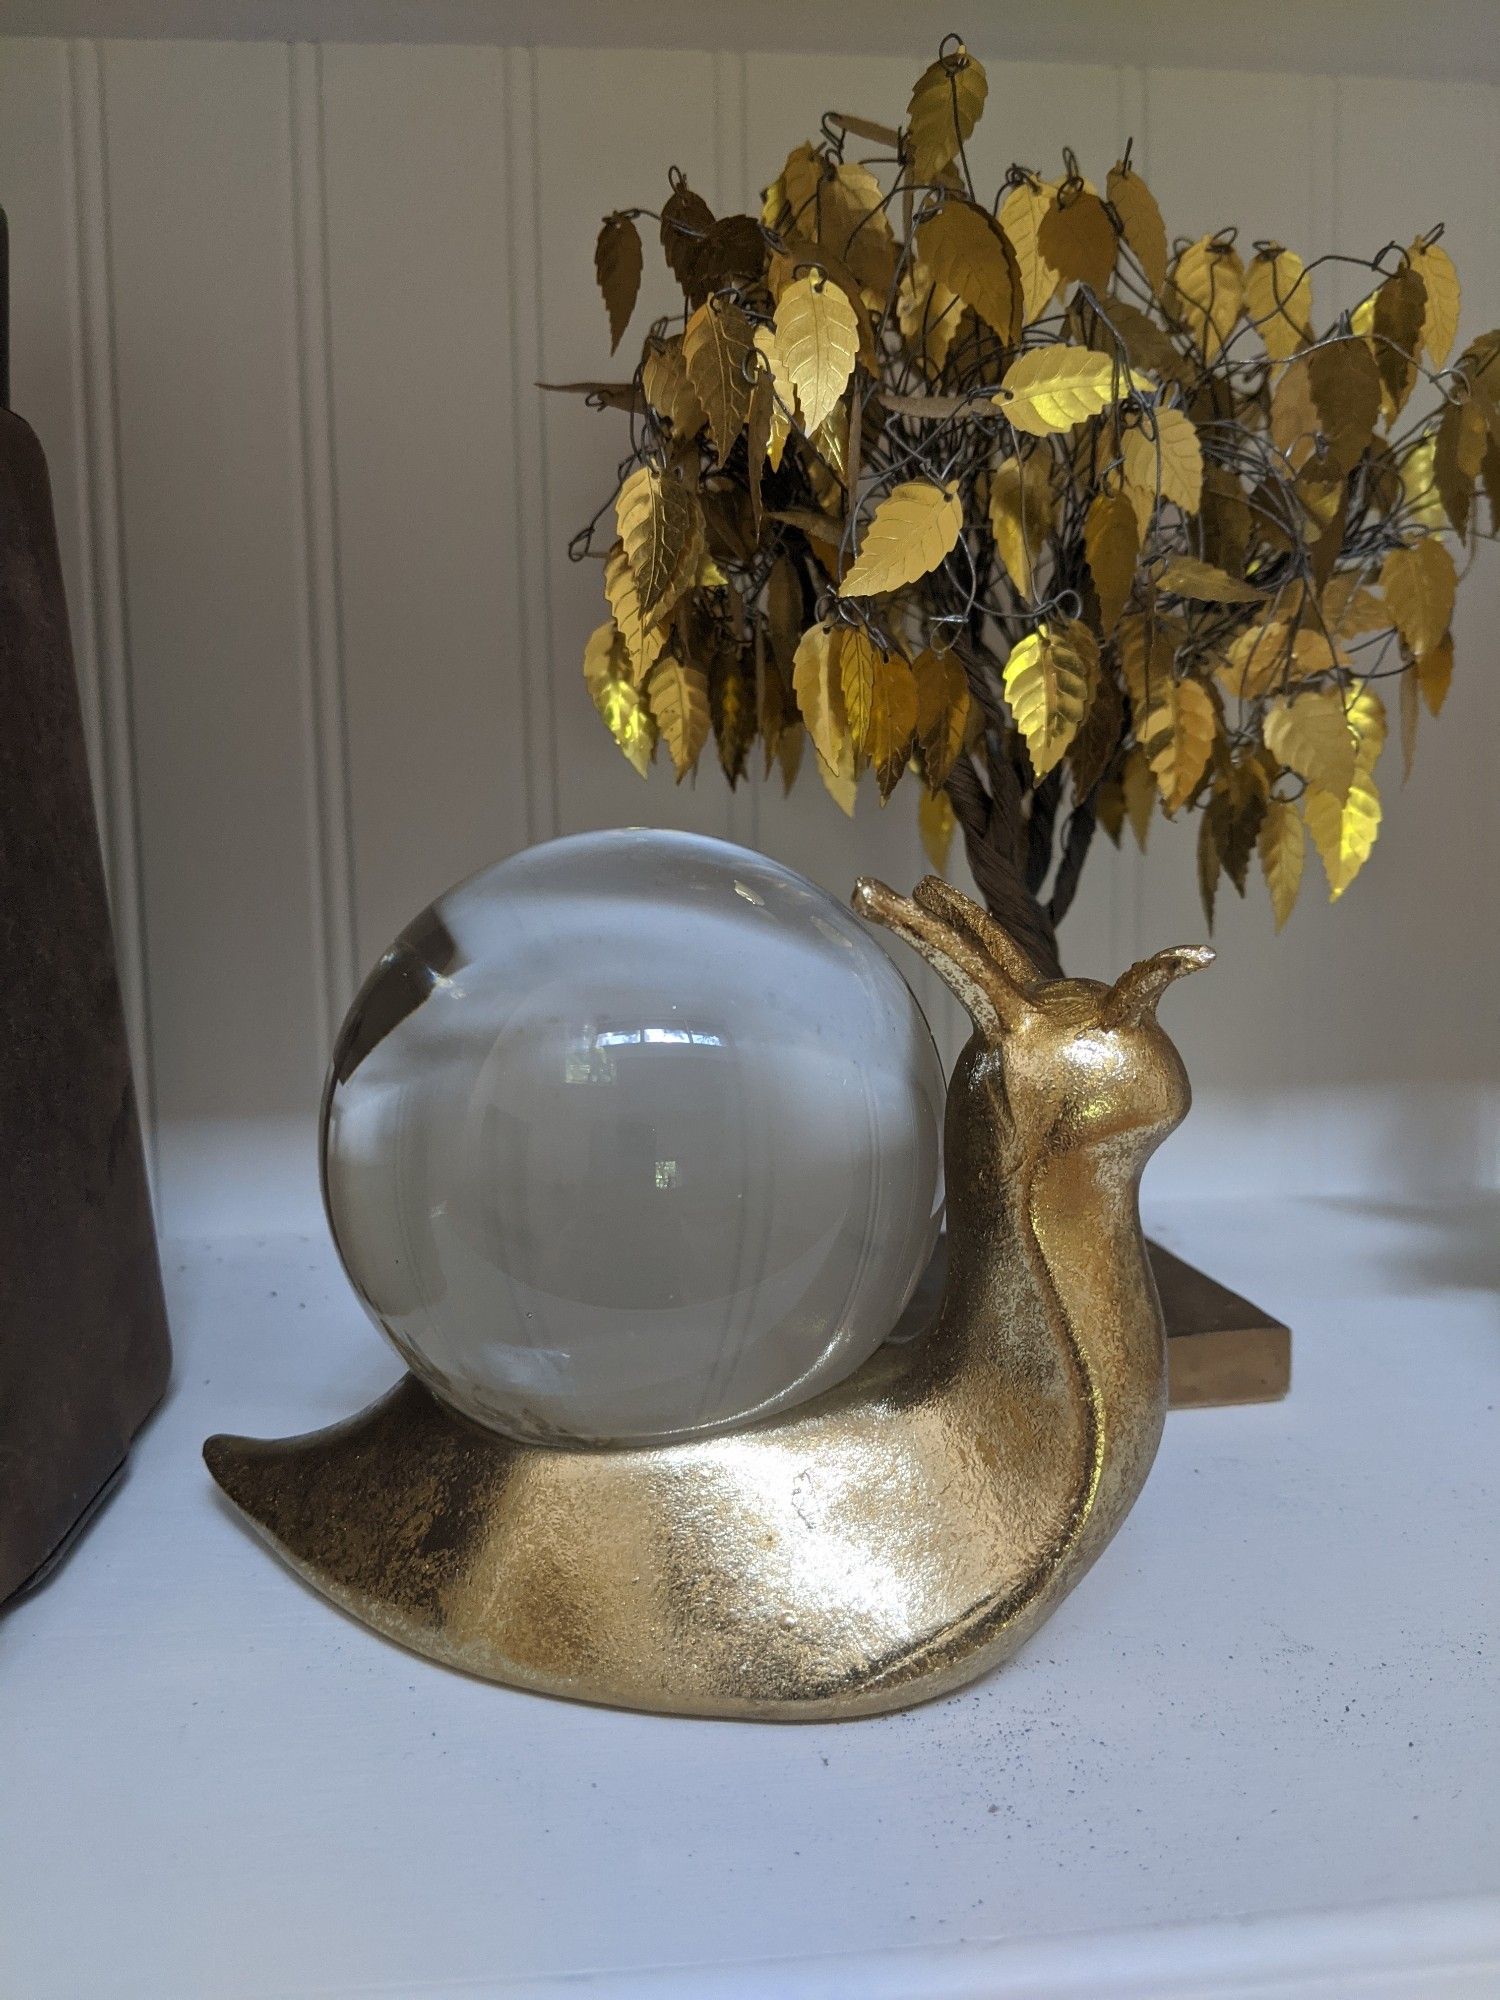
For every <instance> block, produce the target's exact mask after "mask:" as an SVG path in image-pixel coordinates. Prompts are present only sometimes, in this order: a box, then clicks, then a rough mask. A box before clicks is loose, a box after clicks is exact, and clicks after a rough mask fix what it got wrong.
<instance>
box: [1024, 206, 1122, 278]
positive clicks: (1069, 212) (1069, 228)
mask: <svg viewBox="0 0 1500 2000" xmlns="http://www.w3.org/2000/svg"><path fill="white" fill-rule="evenodd" d="M1119 247H1120V239H1119V238H1118V237H1117V236H1116V234H1115V226H1114V224H1113V223H1112V222H1111V221H1110V219H1109V211H1108V210H1107V209H1106V208H1105V206H1104V203H1103V202H1102V201H1100V199H1099V197H1098V195H1096V194H1091V193H1090V192H1089V191H1088V190H1087V189H1082V190H1080V191H1078V192H1077V193H1072V194H1070V193H1069V192H1068V190H1067V188H1064V189H1063V190H1062V191H1061V192H1060V193H1059V194H1058V196H1057V199H1056V200H1055V201H1054V202H1053V203H1052V205H1051V207H1050V208H1049V209H1048V211H1047V213H1046V214H1045V215H1044V216H1043V217H1042V221H1041V225H1040V228H1039V230H1038V233H1037V249H1038V250H1039V251H1040V252H1041V255H1042V256H1043V257H1044V258H1045V259H1046V261H1047V262H1048V263H1049V264H1050V265H1051V266H1052V268H1053V269H1054V270H1055V271H1056V272H1057V273H1058V274H1059V276H1060V277H1061V278H1062V279H1063V281H1064V282H1065V283H1068V284H1072V283H1075V282H1076V283H1078V284H1083V285H1087V286H1088V287H1089V288H1090V290H1091V291H1094V292H1096V293H1101V294H1102V293H1103V292H1104V291H1105V290H1106V289H1107V288H1108V285H1109V281H1110V279H1111V277H1112V276H1113V275H1114V268H1115V256H1116V253H1117V252H1118V250H1119Z"/></svg>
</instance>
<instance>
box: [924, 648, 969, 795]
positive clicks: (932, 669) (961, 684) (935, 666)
mask: <svg viewBox="0 0 1500 2000" xmlns="http://www.w3.org/2000/svg"><path fill="white" fill-rule="evenodd" d="M912 675H913V678H914V680H915V681H916V687H917V721H916V730H917V740H918V742H919V743H920V745H921V748H922V765H923V769H924V771H925V773H926V777H927V782H928V784H929V785H932V786H934V787H937V786H941V785H944V784H946V783H947V779H948V773H949V772H950V771H951V770H952V769H953V766H954V764H955V763H956V762H957V760H958V753H959V751H960V750H962V749H963V747H964V737H965V734H966V732H967V730H968V726H969V712H970V698H969V682H968V677H967V676H966V675H965V673H964V670H963V667H962V665H961V664H960V662H959V660H958V657H957V655H956V654H954V653H935V652H933V651H931V650H930V649H929V650H926V651H924V652H921V653H919V654H918V655H917V657H916V659H915V660H914V661H913V662H912Z"/></svg>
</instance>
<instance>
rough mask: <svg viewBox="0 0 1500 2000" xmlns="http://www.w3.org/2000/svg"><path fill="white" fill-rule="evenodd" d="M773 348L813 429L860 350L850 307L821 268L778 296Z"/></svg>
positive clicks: (831, 403) (842, 385) (841, 390)
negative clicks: (820, 270) (774, 345)
mask: <svg viewBox="0 0 1500 2000" xmlns="http://www.w3.org/2000/svg"><path fill="white" fill-rule="evenodd" d="M776 351H777V353H778V355H779V356H780V361H781V374H782V376H783V377H784V378H785V380H787V381H788V382H790V383H791V385H792V387H793V388H794V389H795V390H796V393H797V401H798V404H799V405H800V408H801V412H802V422H803V425H804V427H805V428H806V429H807V430H809V431H815V430H816V429H817V428H818V426H819V424H821V423H822V421H823V419H824V418H825V417H826V416H827V415H828V412H829V411H830V410H831V409H832V408H833V406H834V405H835V403H837V402H838V400H839V398H840V396H842V395H843V393H844V391H845V389H846V388H847V387H848V386H849V378H850V376H851V375H852V374H853V373H854V360H855V356H856V354H857V353H858V351H859V322H858V321H857V320H856V318H855V316H854V308H853V306H851V305H850V303H849V301H848V299H847V298H846V297H845V296H844V293H843V292H842V290H841V289H840V288H839V286H837V285H836V284H834V283H833V282H832V280H831V279H829V278H828V277H826V276H825V275H824V274H823V273H822V272H818V271H814V272H812V273H811V274H810V275H809V276H807V277H805V278H798V279H796V280H795V281H794V282H793V283H792V284H790V285H788V286H787V288H786V290H785V291H784V292H783V293H782V295H781V297H780V298H779V299H778V300H777V302H776Z"/></svg>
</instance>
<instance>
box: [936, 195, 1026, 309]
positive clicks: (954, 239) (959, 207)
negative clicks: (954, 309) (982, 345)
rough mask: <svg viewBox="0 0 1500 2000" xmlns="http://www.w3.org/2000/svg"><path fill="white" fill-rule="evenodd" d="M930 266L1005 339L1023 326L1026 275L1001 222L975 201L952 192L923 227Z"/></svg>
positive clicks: (938, 278) (945, 283)
mask: <svg viewBox="0 0 1500 2000" xmlns="http://www.w3.org/2000/svg"><path fill="white" fill-rule="evenodd" d="M917 254H918V256H919V257H920V258H921V260H922V262H923V263H924V264H925V265H926V267H927V269H928V270H929V271H930V272H931V273H932V275H933V277H934V278H936V279H937V280H938V281H939V282H940V283H942V284H944V285H946V286H947V287H948V288H949V290H950V291H953V292H956V293H957V294H958V296H959V298H961V299H962V300H963V301H964V303H965V304H966V305H970V306H972V307H973V308H974V310H975V312H976V313H978V315H979V317H980V318H981V319H982V320H983V321H984V322H985V324H986V325H987V326H989V327H991V328H992V329H993V330H994V331H995V332H996V333H997V334H999V336H1000V338H1001V339H1002V340H1003V341H1007V342H1008V341H1013V340H1015V339H1017V338H1018V337H1019V334H1020V330H1021V276H1020V270H1019V267H1018V265H1017V263H1016V253H1015V251H1014V250H1013V249H1012V248H1011V246H1010V244H1009V242H1008V241H1007V239H1006V237H1005V234H1004V232H1003V231H1002V230H1001V228H1000V225H999V224H998V223H997V222H996V221H995V219H994V217H993V216H991V215H989V214H988V213H987V212H986V211H985V210H984V209H982V208H976V207H975V206H974V204H973V203H972V202H967V201H962V200H960V199H958V198H957V197H953V198H950V199H949V200H948V201H946V202H945V203H944V204H943V206H942V208H940V209H939V210H938V212H937V214H936V215H935V216H933V217H932V219H931V220H930V221H928V222H924V223H923V224H922V226H921V227H920V228H919V229H918V231H917Z"/></svg>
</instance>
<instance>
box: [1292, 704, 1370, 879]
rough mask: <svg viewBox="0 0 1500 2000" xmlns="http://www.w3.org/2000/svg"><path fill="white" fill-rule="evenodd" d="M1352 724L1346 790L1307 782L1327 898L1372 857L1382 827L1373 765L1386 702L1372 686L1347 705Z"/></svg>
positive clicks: (1305, 806)
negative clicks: (1351, 769)
mask: <svg viewBox="0 0 1500 2000" xmlns="http://www.w3.org/2000/svg"><path fill="white" fill-rule="evenodd" d="M1348 729H1349V736H1350V740H1351V742H1352V743H1353V745H1354V751H1355V764H1354V773H1353V776H1352V778H1351V780H1350V784H1349V788H1348V791H1347V793H1345V794H1344V795H1343V796H1342V797H1340V796H1339V794H1338V793H1337V792H1333V791H1328V790H1325V789H1324V788H1323V787H1322V786H1321V785H1318V784H1315V783H1314V784H1309V786H1308V788H1307V792H1306V794H1305V796H1304V798H1303V801H1302V812H1303V816H1304V818H1305V819H1306V821H1307V830H1308V832H1309V833H1310V834H1311V835H1312V839H1313V845H1314V846H1315V847H1316V848H1317V850H1318V853H1319V855H1320V857H1321V859H1322V862H1323V872H1324V873H1325V874H1326V875H1327V877H1328V900H1329V901H1330V902H1331V903H1336V902H1337V901H1338V899H1339V897H1340V896H1342V895H1343V893H1344V891H1345V890H1346V889H1347V888H1348V886H1349V884H1350V883H1351V882H1352V881H1353V880H1354V878H1355V876H1356V875H1357V874H1358V873H1359V871H1360V869H1361V868H1362V867H1363V866H1364V864H1365V862H1366V861H1367V860H1368V859H1369V857H1370V850H1371V848H1372V847H1373V846H1374V845H1375V837H1376V835H1377V834H1378V833H1379V831H1380V819H1381V805H1380V792H1379V789H1378V788H1377V786H1376V783H1375V779H1374V775H1373V773H1374V769H1375V764H1376V761H1377V760H1378V758H1379V756H1380V752H1381V750H1382V749H1383V748H1384V745H1385V736H1386V720H1385V706H1384V704H1383V703H1382V701H1381V699H1380V697H1379V696H1378V695H1377V694H1376V693H1375V692H1374V690H1373V689H1370V688H1364V689H1362V690H1361V691H1360V692H1359V693H1358V694H1357V695H1356V696H1355V697H1354V699H1353V700H1352V701H1351V703H1350V704H1349V713H1348Z"/></svg>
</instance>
